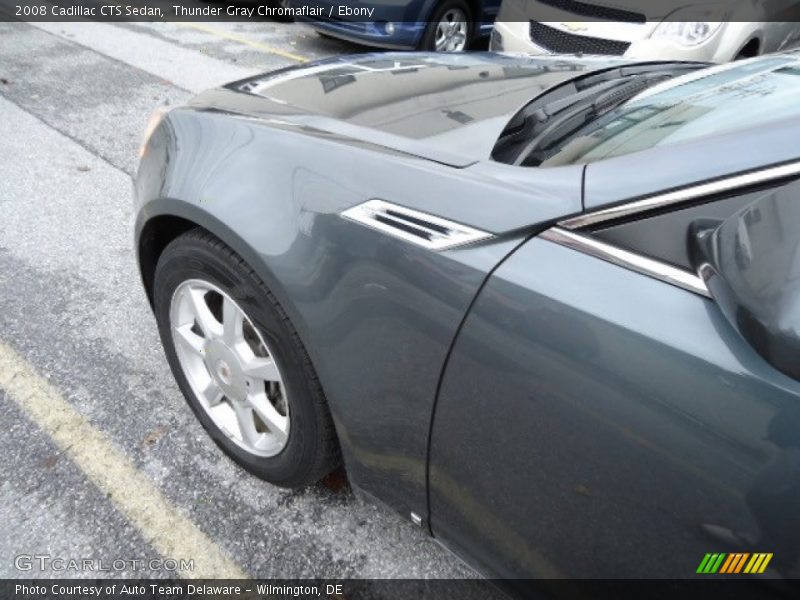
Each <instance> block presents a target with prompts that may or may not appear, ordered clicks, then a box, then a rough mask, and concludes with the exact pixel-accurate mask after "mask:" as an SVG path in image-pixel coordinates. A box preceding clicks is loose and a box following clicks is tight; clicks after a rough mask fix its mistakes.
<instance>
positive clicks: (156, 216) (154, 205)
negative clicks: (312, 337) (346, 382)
mask: <svg viewBox="0 0 800 600" xmlns="http://www.w3.org/2000/svg"><path fill="white" fill-rule="evenodd" d="M192 229H202V230H203V231H206V232H208V233H210V234H211V235H213V236H214V237H216V238H218V239H219V240H221V241H222V242H223V243H225V244H227V245H228V246H230V248H231V249H232V250H233V251H234V252H236V253H237V254H238V255H239V256H241V257H242V259H243V260H244V261H245V262H246V263H247V264H248V266H250V268H252V269H253V270H254V271H255V272H256V274H258V276H259V277H260V278H261V280H262V281H263V282H264V283H265V284H266V286H267V287H268V288H269V289H270V291H271V292H272V293H273V294H275V297H276V298H277V299H278V301H279V302H280V304H281V306H282V308H283V309H284V310H285V311H286V313H287V314H288V315H289V318H290V319H291V320H292V323H293V324H294V326H295V328H297V329H298V334H299V335H300V336H301V339H303V338H305V336H304V335H303V333H302V331H300V329H301V328H300V327H298V325H302V324H303V323H304V322H303V320H302V317H301V315H300V313H299V312H298V311H297V310H296V309H295V308H294V306H293V305H292V303H291V301H290V298H289V296H288V294H287V293H286V290H285V289H284V288H283V286H282V285H281V284H280V281H279V279H278V278H277V277H275V275H274V274H273V273H272V271H271V270H270V269H269V267H268V266H267V265H266V264H265V263H264V261H263V260H261V258H260V255H259V254H258V252H257V251H256V250H255V249H254V248H253V247H252V246H251V245H250V244H249V243H248V242H247V241H246V240H245V239H244V238H242V237H241V236H240V235H239V234H238V233H236V232H235V231H234V230H233V229H232V228H231V227H229V226H228V225H227V224H226V223H224V222H223V221H221V220H220V219H218V218H217V217H216V216H214V215H212V214H210V213H208V212H205V211H203V210H202V209H201V208H199V207H198V206H196V205H195V204H193V203H190V202H184V201H182V200H176V199H170V198H164V199H160V200H154V201H151V202H150V203H148V205H147V214H146V215H144V214H142V215H140V217H139V219H137V224H136V232H137V233H136V258H137V261H138V264H139V274H140V276H141V279H142V284H143V285H144V289H145V293H146V294H147V299H148V301H149V302H150V305H151V306H152V305H153V283H154V279H155V271H156V266H157V265H158V260H159V258H160V257H161V254H162V253H163V252H164V249H165V248H166V247H167V246H168V245H169V244H170V242H172V241H173V240H175V239H176V238H177V237H178V236H180V235H182V234H183V233H186V232H187V231H190V230H192ZM303 343H304V344H306V340H305V339H303Z"/></svg>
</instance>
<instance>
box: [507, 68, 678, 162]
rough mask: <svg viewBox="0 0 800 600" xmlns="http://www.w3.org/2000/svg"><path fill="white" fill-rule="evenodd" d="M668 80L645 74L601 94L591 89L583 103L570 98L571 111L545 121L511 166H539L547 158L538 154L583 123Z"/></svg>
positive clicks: (617, 84) (618, 84)
mask: <svg viewBox="0 0 800 600" xmlns="http://www.w3.org/2000/svg"><path fill="white" fill-rule="evenodd" d="M669 78H670V75H668V74H664V73H647V74H642V75H637V76H634V77H630V78H626V79H624V80H622V81H616V82H614V83H615V85H613V86H603V88H604V89H602V90H597V89H594V88H593V89H592V90H591V91H593V92H595V93H594V94H589V95H588V97H587V98H586V99H584V100H583V101H578V102H575V101H574V99H575V97H574V96H573V98H572V100H573V102H572V108H570V109H568V110H562V111H560V112H561V113H562V114H558V116H557V117H556V118H553V119H548V120H547V122H546V124H545V125H544V127H542V128H541V129H540V130H539V131H537V132H536V134H535V135H534V137H532V138H530V139H529V140H528V142H527V143H526V144H525V146H524V147H523V148H522V150H520V152H519V154H517V156H516V158H515V159H514V161H513V163H512V164H514V165H515V166H519V165H526V166H531V164H533V165H534V166H535V165H538V164H541V162H542V161H543V160H545V159H546V158H547V156H545V157H541V156H540V155H541V154H542V153H544V154H548V151H549V150H551V149H552V148H553V146H555V145H557V144H559V143H560V142H561V141H562V140H564V138H566V137H568V136H569V135H571V134H573V133H574V132H575V131H577V130H579V129H580V128H581V127H583V126H584V125H586V123H588V122H589V121H591V120H594V119H597V118H598V117H601V116H602V115H604V114H606V113H607V112H609V111H611V110H613V109H614V108H616V107H617V106H619V105H620V104H622V103H623V102H625V101H626V100H629V99H630V98H632V97H633V96H635V95H636V94H638V93H639V92H641V91H642V90H645V89H647V88H649V87H650V86H652V85H653V84H655V83H657V82H658V81H661V80H664V79H669ZM545 108H546V107H545ZM534 153H536V155H537V156H536V160H534V161H532V162H531V161H529V158H532V157H533V156H534ZM550 153H551V152H550Z"/></svg>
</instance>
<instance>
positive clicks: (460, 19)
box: [434, 8, 469, 52]
mask: <svg viewBox="0 0 800 600" xmlns="http://www.w3.org/2000/svg"><path fill="white" fill-rule="evenodd" d="M468 31H469V23H468V22H467V15H466V14H465V13H464V11H463V10H461V9H460V8H451V9H450V10H448V11H447V12H445V13H444V14H443V15H442V18H441V20H440V21H439V23H438V24H437V25H436V38H435V41H434V44H435V47H436V50H437V51H438V52H461V51H462V50H465V49H466V47H467V32H468Z"/></svg>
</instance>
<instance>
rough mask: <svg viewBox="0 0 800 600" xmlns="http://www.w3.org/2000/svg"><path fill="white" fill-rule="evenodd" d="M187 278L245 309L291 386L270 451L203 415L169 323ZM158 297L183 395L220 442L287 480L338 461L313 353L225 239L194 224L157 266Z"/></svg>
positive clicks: (246, 463) (252, 467)
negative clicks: (284, 424)
mask: <svg viewBox="0 0 800 600" xmlns="http://www.w3.org/2000/svg"><path fill="white" fill-rule="evenodd" d="M188 279H202V280H205V281H208V282H210V283H212V284H214V285H216V286H217V287H218V288H220V289H222V290H224V291H225V293H227V294H228V295H229V296H230V297H231V298H232V299H233V300H235V301H236V303H237V304H238V305H239V306H240V307H241V308H242V309H243V310H244V311H245V313H246V314H247V315H248V317H249V318H250V320H251V321H252V323H253V325H254V326H255V327H256V328H257V329H258V331H259V333H260V334H261V335H262V336H263V337H264V339H265V341H266V342H267V343H268V344H269V346H270V348H271V349H272V351H273V352H274V358H275V360H276V362H278V366H279V367H280V369H281V373H282V375H283V379H284V384H285V386H286V388H287V392H288V394H287V396H288V397H287V401H288V404H289V414H290V415H291V427H290V428H289V435H288V439H287V441H286V446H285V447H284V448H283V450H281V452H280V453H279V454H277V455H275V456H273V457H268V458H267V457H263V456H256V455H255V454H251V453H250V452H248V451H247V450H245V449H244V448H241V447H240V446H238V445H237V444H236V443H234V442H233V441H232V440H230V439H229V438H228V436H226V435H225V433H224V432H223V431H222V430H221V429H219V428H218V427H217V426H216V424H215V423H214V422H213V421H212V419H211V418H210V417H209V415H208V414H206V412H205V410H204V409H203V407H202V405H201V404H200V402H199V401H198V399H197V398H196V397H195V394H194V392H193V391H192V388H191V386H190V384H189V382H188V380H187V379H186V376H185V374H184V373H183V369H182V368H181V365H180V363H179V361H178V356H177V353H176V351H175V345H174V342H173V337H172V327H171V324H170V303H171V300H172V296H173V294H174V292H175V289H176V288H177V287H178V286H179V285H180V284H181V283H183V282H184V281H186V280H188ZM153 297H154V304H155V314H156V320H157V322H158V330H159V333H160V335H161V343H162V344H163V346H164V351H165V353H166V355H167V360H168V361H169V365H170V367H171V368H172V373H173V375H174V376H175V379H176V380H177V382H178V386H179V387H180V389H181V391H182V392H183V395H184V396H185V397H186V400H187V402H188V403H189V406H190V407H191V408H192V410H193V411H194V413H195V415H196V416H197V418H198V419H199V420H200V422H201V423H202V425H203V427H205V429H206V431H208V433H209V435H210V436H211V437H212V439H213V440H214V441H215V442H216V444H217V445H218V446H219V447H220V448H221V449H222V450H223V451H224V452H225V453H226V454H227V455H228V456H230V457H231V458H232V459H233V460H235V461H236V462H237V463H239V464H240V465H241V466H242V467H244V468H245V469H246V470H248V471H249V472H250V473H252V474H254V475H256V476H258V477H260V478H262V479H265V480H266V481H269V482H270V483H273V484H275V485H279V486H282V487H293V488H294V487H302V486H306V485H310V484H313V483H315V482H317V481H319V480H320V479H322V478H323V477H324V476H325V475H327V474H328V473H330V472H331V471H332V470H333V469H335V468H336V467H337V466H339V464H340V454H339V446H338V441H337V439H336V433H335V430H334V426H333V422H332V420H331V416H330V413H329V411H328V406H327V403H326V401H325V397H324V394H323V391H322V387H321V385H320V383H319V379H318V378H317V374H316V372H315V370H314V367H313V365H312V364H311V360H310V358H309V356H308V353H307V352H306V350H305V348H304V347H303V344H302V342H301V341H300V338H299V337H298V335H297V332H296V331H295V329H294V327H293V326H292V324H291V322H290V321H289V318H288V317H287V315H286V313H285V312H284V310H283V308H282V307H281V305H280V304H279V303H278V301H277V300H276V299H275V296H274V295H273V294H272V293H271V292H270V291H269V290H268V289H267V287H266V286H265V285H264V283H263V282H262V281H261V280H260V279H259V278H258V276H257V275H256V274H255V272H254V271H253V270H252V269H251V268H250V267H249V266H248V265H247V264H246V263H245V262H244V261H243V260H242V259H241V258H240V257H239V255H237V254H236V253H235V252H234V251H233V250H231V249H230V248H228V247H227V246H226V245H225V244H224V243H223V242H221V241H220V240H219V239H217V238H215V237H214V236H212V235H211V234H209V233H207V232H205V231H203V230H200V229H194V230H192V231H189V232H187V233H185V234H183V235H181V236H179V237H178V238H176V239H175V240H174V241H172V242H171V243H170V244H169V245H168V246H167V247H166V249H165V250H164V252H163V254H162V255H161V257H160V258H159V261H158V265H157V266H156V273H155V282H154V294H153Z"/></svg>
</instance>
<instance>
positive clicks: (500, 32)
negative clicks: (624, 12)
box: [489, 21, 731, 62]
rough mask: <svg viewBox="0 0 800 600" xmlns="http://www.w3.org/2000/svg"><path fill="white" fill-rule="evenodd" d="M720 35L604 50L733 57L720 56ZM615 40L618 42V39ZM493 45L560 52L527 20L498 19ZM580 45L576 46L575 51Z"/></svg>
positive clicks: (643, 55)
mask: <svg viewBox="0 0 800 600" xmlns="http://www.w3.org/2000/svg"><path fill="white" fill-rule="evenodd" d="M719 37H720V36H719V35H715V36H713V37H712V38H711V39H709V40H708V41H707V42H705V43H703V44H699V45H697V46H691V47H687V46H681V45H679V44H677V43H675V42H673V41H670V40H657V39H656V40H654V39H650V38H646V39H639V40H634V41H631V42H630V43H629V44H628V46H627V48H626V49H625V50H624V51H620V52H612V51H609V52H604V53H602V54H603V55H606V56H620V57H624V58H630V59H637V60H685V61H703V62H706V61H712V62H724V61H726V60H730V58H731V57H727V56H718V49H719ZM611 43H617V42H616V41H614V42H611ZM489 49H490V50H491V51H493V52H511V53H515V52H523V53H527V54H556V53H559V52H557V51H554V50H553V49H551V48H547V47H546V46H545V45H544V44H538V43H537V42H536V41H534V40H533V39H531V26H530V23H528V22H525V21H514V22H508V21H497V22H495V24H494V31H493V32H492V37H491V41H490V43H489ZM578 51H579V46H577V45H576V46H575V51H574V52H575V53H577V52H578Z"/></svg>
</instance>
